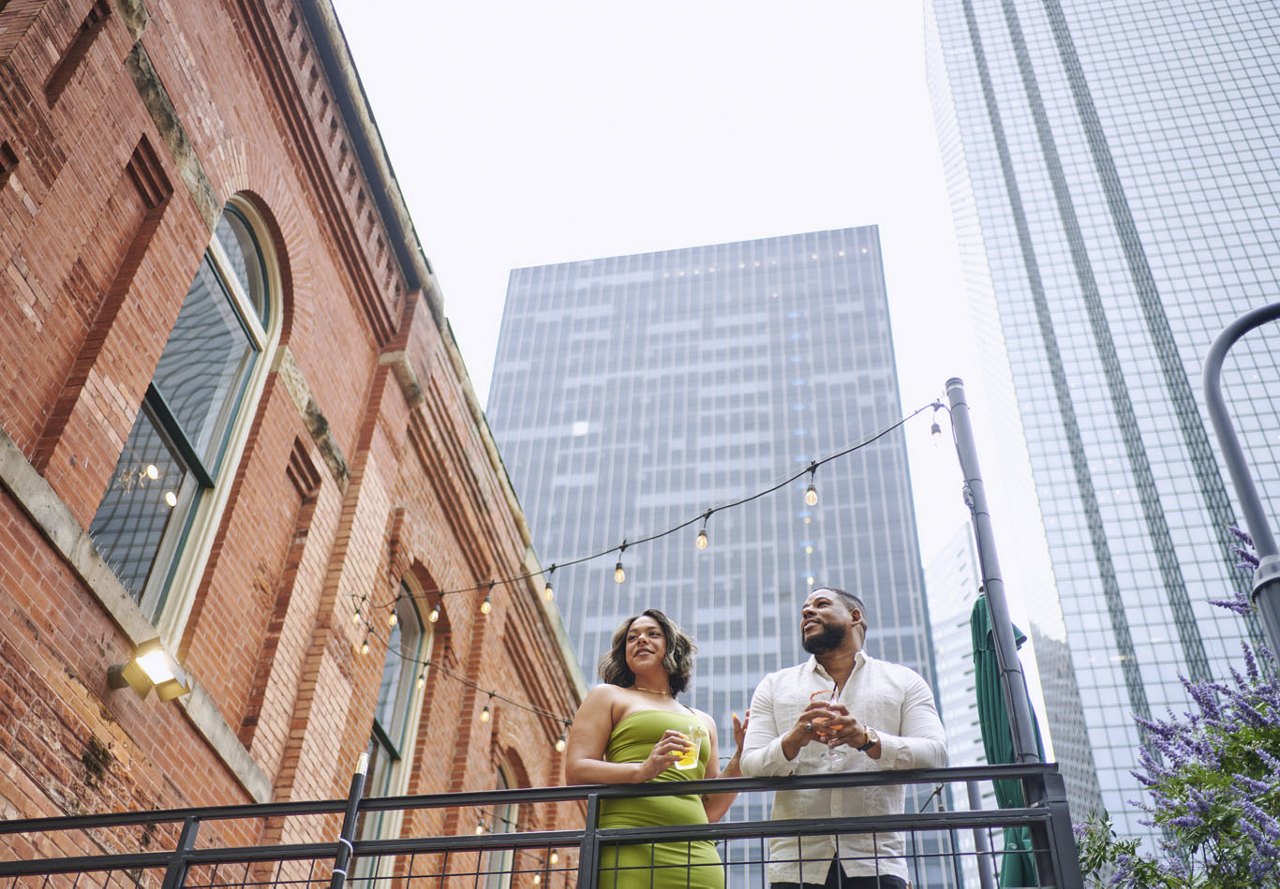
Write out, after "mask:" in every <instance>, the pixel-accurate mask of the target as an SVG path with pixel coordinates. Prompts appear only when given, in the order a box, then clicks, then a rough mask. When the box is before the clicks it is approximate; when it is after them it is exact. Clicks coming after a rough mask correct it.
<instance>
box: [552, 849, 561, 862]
mask: <svg viewBox="0 0 1280 889" xmlns="http://www.w3.org/2000/svg"><path fill="white" fill-rule="evenodd" d="M551 863H552V864H559V863H560V853H559V852H552V853H551Z"/></svg>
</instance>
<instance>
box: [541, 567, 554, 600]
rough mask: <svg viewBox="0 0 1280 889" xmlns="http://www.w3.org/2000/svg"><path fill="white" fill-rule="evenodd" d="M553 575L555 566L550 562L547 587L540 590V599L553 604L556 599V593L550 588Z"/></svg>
mask: <svg viewBox="0 0 1280 889" xmlns="http://www.w3.org/2000/svg"><path fill="white" fill-rule="evenodd" d="M555 573H556V566H555V563H554V562H552V563H551V568H550V569H549V570H548V571H547V585H546V586H544V587H543V588H542V598H544V599H546V600H547V601H548V602H554V601H555V598H556V591H555V590H553V589H552V588H551V575H553V574H555Z"/></svg>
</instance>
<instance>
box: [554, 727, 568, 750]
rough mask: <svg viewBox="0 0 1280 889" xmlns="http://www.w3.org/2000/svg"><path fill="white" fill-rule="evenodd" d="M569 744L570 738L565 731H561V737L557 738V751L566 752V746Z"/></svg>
mask: <svg viewBox="0 0 1280 889" xmlns="http://www.w3.org/2000/svg"><path fill="white" fill-rule="evenodd" d="M568 745H569V741H568V739H567V738H566V737H565V734H564V732H561V733H560V737H558V738H556V753H564V748H565V747H567V746H568Z"/></svg>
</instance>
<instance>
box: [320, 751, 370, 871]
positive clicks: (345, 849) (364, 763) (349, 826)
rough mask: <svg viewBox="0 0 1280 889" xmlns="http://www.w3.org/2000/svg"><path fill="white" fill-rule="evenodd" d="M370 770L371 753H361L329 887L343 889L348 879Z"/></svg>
mask: <svg viewBox="0 0 1280 889" xmlns="http://www.w3.org/2000/svg"><path fill="white" fill-rule="evenodd" d="M368 771H369V754H368V753H367V752H365V753H361V754H360V759H359V761H358V762H357V763H356V772H355V774H354V775H352V776H351V790H350V791H349V792H348V793H347V811H346V812H345V813H344V814H343V816H342V832H341V833H339V834H338V853H337V855H335V856H334V858H333V876H332V877H331V878H330V879H329V889H342V885H343V883H345V882H346V880H347V868H348V867H350V865H351V853H352V852H353V851H355V846H354V845H353V844H352V843H353V841H354V840H355V837H356V819H357V818H358V816H359V814H360V799H361V798H362V797H363V796H364V779H365V773H366V772H368Z"/></svg>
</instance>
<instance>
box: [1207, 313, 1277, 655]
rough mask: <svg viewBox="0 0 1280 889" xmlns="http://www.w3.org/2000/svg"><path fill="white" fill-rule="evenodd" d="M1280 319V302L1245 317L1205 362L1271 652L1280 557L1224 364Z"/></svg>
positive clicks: (1217, 429) (1224, 335)
mask: <svg viewBox="0 0 1280 889" xmlns="http://www.w3.org/2000/svg"><path fill="white" fill-rule="evenodd" d="M1276 320H1280V303H1272V304H1271V305H1269V306H1263V307H1262V308H1260V309H1254V310H1253V311H1251V312H1246V313H1245V314H1243V315H1241V316H1240V317H1239V318H1237V319H1236V320H1234V321H1232V322H1231V323H1230V324H1228V325H1227V326H1226V327H1225V328H1224V329H1223V331H1222V333H1220V334H1218V338H1217V339H1216V340H1214V341H1213V345H1212V346H1210V347H1209V354H1208V355H1206V356H1205V359H1204V400H1205V405H1206V406H1207V407H1208V409H1209V420H1210V421H1211V422H1212V423H1213V432H1214V434H1215V435H1217V437H1218V446H1219V447H1220V448H1221V449H1222V459H1223V460H1225V461H1226V464H1227V472H1228V473H1229V474H1230V475H1231V485H1232V487H1234V488H1235V489H1236V499H1238V500H1239V501H1240V510H1241V512H1243V513H1244V522H1245V526H1246V527H1247V528H1248V530H1249V535H1250V536H1251V537H1252V538H1253V545H1254V549H1255V550H1256V551H1257V553H1258V569H1257V570H1256V571H1255V572H1254V573H1253V607H1254V609H1255V610H1256V611H1257V612H1258V613H1259V614H1260V615H1262V625H1263V628H1264V629H1265V630H1266V633H1267V644H1268V645H1270V646H1271V650H1272V651H1280V553H1278V552H1277V550H1276V538H1275V536H1274V535H1273V534H1272V533H1271V523H1270V522H1269V521H1267V514H1266V512H1264V511H1263V508H1262V499H1261V498H1260V497H1259V496H1258V489H1257V486H1256V485H1254V483H1253V474H1252V473H1250V472H1249V466H1248V464H1247V463H1246V462H1245V459H1244V449H1243V448H1241V447H1240V439H1239V438H1237V437H1236V431H1235V427H1234V426H1232V425H1231V417H1230V416H1229V415H1228V414H1227V404H1226V402H1225V401H1224V400H1223V398H1222V362H1223V360H1224V359H1225V358H1226V356H1227V352H1228V350H1230V348H1231V347H1232V346H1234V345H1235V344H1236V341H1237V340H1239V339H1240V338H1241V337H1242V336H1244V335H1245V334H1246V333H1248V332H1249V331H1251V330H1253V329H1254V328H1257V327H1261V326H1262V325H1263V324H1266V323H1267V322H1268V321H1276Z"/></svg>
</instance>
